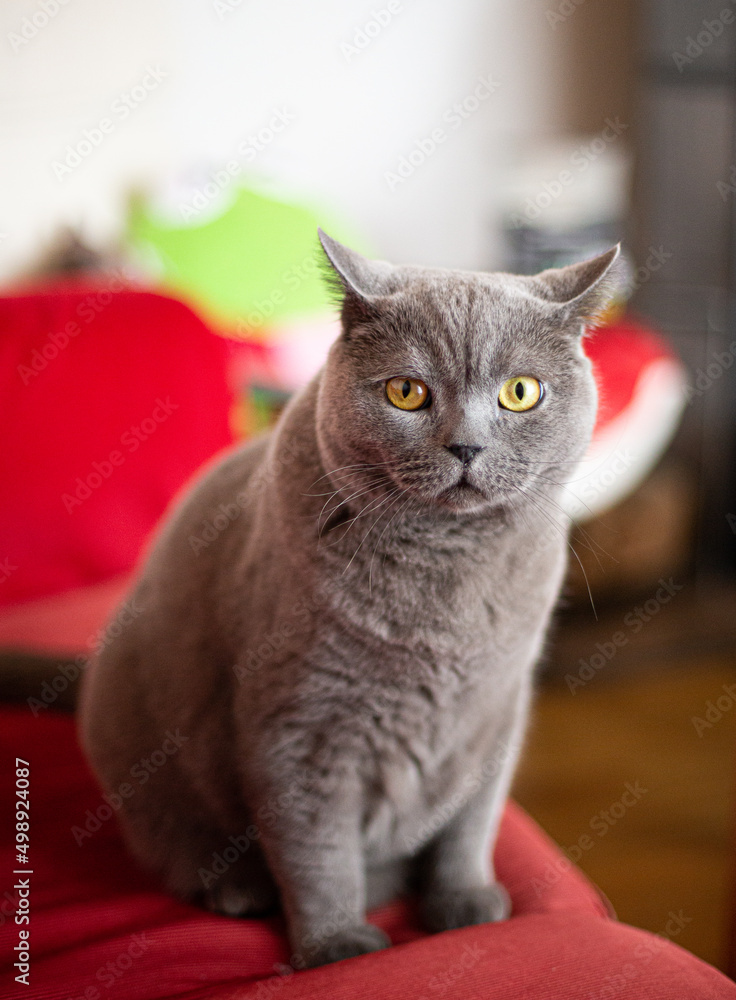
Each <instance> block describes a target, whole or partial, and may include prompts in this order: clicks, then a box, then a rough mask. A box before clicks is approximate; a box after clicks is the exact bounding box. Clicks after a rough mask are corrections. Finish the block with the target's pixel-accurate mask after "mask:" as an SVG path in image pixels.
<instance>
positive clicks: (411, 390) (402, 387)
mask: <svg viewBox="0 0 736 1000" xmlns="http://www.w3.org/2000/svg"><path fill="white" fill-rule="evenodd" d="M386 395H387V396H388V398H389V402H391V403H393V404H394V406H398V408H399V409H400V410H421V409H422V407H423V406H429V400H430V395H429V389H428V388H427V386H426V384H425V383H424V382H422V380H421V379H418V378H391V379H389V380H388V382H387V383H386Z"/></svg>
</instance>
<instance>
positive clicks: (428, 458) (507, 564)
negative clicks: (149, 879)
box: [81, 234, 618, 965]
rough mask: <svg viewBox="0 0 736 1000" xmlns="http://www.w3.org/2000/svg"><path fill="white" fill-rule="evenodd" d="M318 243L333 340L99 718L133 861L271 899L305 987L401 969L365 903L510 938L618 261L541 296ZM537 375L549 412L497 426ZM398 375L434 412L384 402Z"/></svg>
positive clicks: (213, 901)
mask: <svg viewBox="0 0 736 1000" xmlns="http://www.w3.org/2000/svg"><path fill="white" fill-rule="evenodd" d="M320 238H321V240H322V244H323V248H324V250H325V253H326V255H327V257H328V258H329V259H330V260H331V262H332V266H333V268H334V277H335V281H336V282H337V283H338V284H339V289H340V293H341V296H342V298H343V305H342V315H343V333H342V335H341V336H340V338H339V339H338V340H337V342H336V343H335V344H334V345H333V347H332V350H331V352H330V356H329V359H328V361H327V364H326V365H325V367H324V369H323V370H322V371H321V372H320V373H319V374H318V375H317V376H316V377H315V379H314V380H313V381H312V382H311V384H310V385H309V386H308V387H307V388H306V389H305V390H304V391H303V392H301V393H299V394H298V395H297V396H296V397H295V398H294V399H293V400H292V401H291V403H290V405H289V406H288V407H287V409H286V411H285V413H284V414H283V416H282V418H281V419H280V421H279V423H278V426H277V427H276V429H275V430H274V431H273V433H272V434H271V435H270V436H269V437H267V438H265V439H263V440H260V441H258V442H255V443H251V444H248V445H246V446H245V447H243V448H240V449H238V450H237V451H235V452H234V453H233V454H232V455H230V456H229V457H228V458H226V459H225V460H224V461H222V462H220V463H219V464H216V465H215V466H214V467H213V468H211V469H210V470H209V471H208V472H207V473H206V474H205V475H204V476H203V477H202V478H201V479H200V481H199V482H198V484H197V485H196V486H195V487H194V488H193V489H192V490H191V491H190V492H189V493H188V495H187V496H186V497H185V498H184V499H183V501H182V502H181V503H180V504H179V506H178V508H177V509H176V510H175V511H174V513H173V514H172V515H171V516H170V517H169V518H168V520H167V522H166V523H165V524H164V526H163V528H162V530H161V532H160V534H159V537H158V539H157V541H156V544H155V546H154V547H153V549H152V551H151V554H150V556H149V558H148V560H147V562H146V564H145V566H144V568H143V570H142V573H141V574H140V578H139V581H138V583H137V586H136V588H135V591H134V595H133V597H134V600H135V601H136V602H137V603H136V606H137V607H142V608H144V611H143V612H142V613H141V614H139V615H138V616H137V617H136V618H135V619H134V620H133V621H132V622H131V623H130V624H129V625H128V626H127V628H126V629H125V630H124V631H123V632H122V634H120V635H119V636H118V637H117V638H115V639H112V640H110V641H107V642H106V644H105V646H104V648H103V649H102V650H101V651H100V653H99V655H98V656H97V658H96V660H95V662H94V664H93V666H92V668H91V670H90V671H89V672H88V677H87V681H86V684H85V689H84V693H83V702H82V709H81V732H82V739H83V743H84V746H85V748H86V751H87V754H88V756H89V759H90V761H91V762H92V765H93V767H94V769H95V771H96V773H97V775H98V776H99V779H100V781H101V783H102V784H103V786H104V787H105V788H106V789H108V790H112V791H117V790H119V789H120V786H121V785H122V784H128V785H131V784H132V786H133V793H132V794H131V795H129V796H125V797H123V804H122V808H121V820H122V823H123V827H124V832H125V835H126V838H127V841H128V843H129V845H130V847H131V849H132V850H133V852H134V853H135V854H136V855H137V857H138V858H139V859H140V860H141V862H142V863H143V864H145V865H146V866H147V867H149V868H150V869H153V870H154V871H156V872H158V873H159V874H160V875H161V876H162V877H163V879H164V880H165V883H166V885H167V886H168V887H169V889H170V890H171V891H173V892H174V893H177V894H178V895H180V896H182V897H184V898H190V899H201V900H202V901H203V902H204V903H205V905H208V906H210V907H211V908H213V909H216V910H219V911H220V912H224V913H228V914H230V915H245V914H248V913H256V912H262V911H264V910H266V909H268V908H269V907H272V906H273V905H274V904H275V903H277V902H279V901H280V903H281V905H282V906H283V909H284V912H285V916H286V921H287V925H288V932H289V937H290V940H291V944H292V947H293V949H294V951H295V957H294V962H295V963H299V962H301V963H302V964H305V965H317V964H321V963H324V962H329V961H334V960H336V959H340V958H345V957H349V956H352V955H357V954H361V953H363V952H366V951H373V950H375V949H377V948H382V947H385V946H386V944H387V943H388V942H387V939H386V937H385V935H383V933H382V932H381V931H379V930H378V929H377V928H375V927H373V926H371V925H369V924H366V922H365V911H366V907H367V906H369V905H372V904H374V903H375V902H377V901H378V900H379V899H380V898H381V897H386V896H390V895H391V894H393V893H395V892H399V891H402V890H403V889H405V888H406V887H407V885H409V884H411V885H412V886H414V887H416V889H417V890H418V892H419V893H420V897H421V900H422V909H423V913H424V918H425V920H426V923H427V926H428V927H429V928H430V929H432V930H442V929H445V928H450V927H457V926H463V925H465V924H472V923H480V922H485V921H489V920H496V919H501V918H503V917H505V916H506V915H507V914H508V911H509V904H508V898H507V896H506V893H505V890H504V889H503V888H502V887H501V886H500V885H499V884H498V883H497V882H496V881H495V876H494V872H493V869H492V865H491V860H490V858H491V849H492V846H493V844H494V842H495V838H496V833H497V827H498V821H499V818H500V814H501V811H502V807H503V803H504V801H505V798H506V795H507V792H508V788H509V783H510V780H511V776H512V773H513V769H514V764H515V760H516V757H517V754H518V750H519V745H520V743H521V739H522V735H523V730H524V726H525V720H526V715H527V707H528V704H529V697H530V687H531V677H532V670H533V667H534V664H535V661H536V660H537V658H538V656H539V653H540V649H541V646H542V642H543V637H544V633H545V628H546V626H547V623H548V619H549V616H550V613H551V611H552V607H553V605H554V602H555V599H556V596H557V593H558V588H559V586H560V581H561V579H562V574H563V570H564V566H565V553H566V547H567V537H566V536H567V528H568V525H567V522H566V519H565V516H564V515H563V513H562V511H561V508H560V506H559V505H558V503H557V498H558V496H559V494H560V490H561V489H562V486H561V485H559V484H560V483H561V481H562V480H564V479H565V478H566V477H568V476H569V474H570V472H571V470H572V469H573V468H574V466H575V463H576V461H577V460H578V459H579V458H580V457H581V456H582V454H583V452H584V450H585V448H586V446H587V444H588V440H589V438H590V435H591V432H592V428H593V422H594V417H595V407H596V400H595V386H594V382H593V378H592V375H591V371H590V365H589V363H588V361H587V360H586V359H585V357H584V354H583V352H582V348H581V343H580V341H581V334H582V332H583V327H584V322H583V321H584V319H585V318H587V317H590V316H593V315H594V314H595V313H596V311H597V310H599V309H601V308H602V307H603V306H604V305H605V302H606V300H607V297H608V286H609V284H610V276H611V273H612V264H613V262H614V261H615V259H616V257H617V253H618V251H617V249H614V250H612V251H609V252H608V253H606V254H604V255H602V256H601V257H598V258H595V259H594V260H593V261H589V262H585V263H583V264H579V265H574V266H572V267H570V268H565V269H562V270H559V271H547V272H544V273H543V274H541V275H538V276H536V277H533V278H527V277H518V276H513V275H506V274H470V273H461V272H453V271H444V270H428V269H423V268H418V267H393V266H391V265H389V264H386V263H379V262H371V261H368V260H366V259H365V258H363V257H360V256H359V255H358V254H356V253H354V252H353V251H351V250H348V249H347V248H346V247H343V246H341V245H340V244H339V243H337V242H336V241H334V240H332V239H330V238H329V237H328V236H326V235H325V234H320ZM520 374H528V375H532V376H535V377H537V378H538V379H540V380H541V381H542V382H543V383H544V386H545V392H544V396H543V398H542V400H541V402H540V403H539V404H538V405H537V406H536V407H535V408H534V409H532V410H530V411H528V412H525V413H515V412H511V411H508V410H504V409H502V408H501V407H500V406H499V405H498V392H499V388H500V386H501V384H502V383H503V381H504V380H505V379H507V378H509V377H512V376H514V375H520ZM396 376H402V377H404V376H407V377H414V378H421V379H422V380H424V381H425V382H426V383H427V385H429V387H430V389H431V392H432V405H431V406H429V407H428V408H426V409H422V410H418V411H416V412H407V411H403V410H400V409H397V408H395V407H393V406H392V405H391V404H390V403H389V401H388V399H387V397H386V392H385V382H386V380H387V379H390V378H392V377H396ZM450 444H465V445H473V446H476V447H482V448H483V451H481V452H479V453H478V454H477V455H476V457H475V458H473V460H472V461H471V462H470V463H468V464H464V463H463V461H461V460H459V459H458V458H457V457H455V455H454V454H453V453H451V452H450V451H449V450H448V448H447V446H448V445H450ZM461 477H462V478H464V480H465V484H460V480H461ZM172 734H174V736H176V743H177V744H178V747H177V749H176V752H175V753H172V754H171V755H170V756H167V754H168V753H169V751H168V750H166V752H165V753H163V754H161V753H160V754H159V757H158V758H156V759H160V758H161V757H165V761H164V762H163V763H161V764H160V766H158V767H156V768H155V769H151V768H148V771H150V772H151V773H149V774H148V777H146V779H145V781H143V780H139V781H137V782H131V775H132V774H134V773H137V772H135V768H136V766H137V764H139V762H140V761H141V760H144V759H149V758H151V755H152V753H153V752H154V751H156V750H157V749H158V748H160V747H161V746H162V744H163V742H164V741H165V740H167V739H169V740H170V739H171V735H172ZM177 734H178V735H177ZM151 759H152V758H151ZM217 858H219V861H218V860H217Z"/></svg>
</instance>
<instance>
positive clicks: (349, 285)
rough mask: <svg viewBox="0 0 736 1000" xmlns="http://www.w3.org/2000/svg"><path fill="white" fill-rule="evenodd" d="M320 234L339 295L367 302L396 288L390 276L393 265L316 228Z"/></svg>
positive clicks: (333, 286)
mask: <svg viewBox="0 0 736 1000" xmlns="http://www.w3.org/2000/svg"><path fill="white" fill-rule="evenodd" d="M317 234H318V236H319V241H320V243H321V244H322V249H323V250H324V252H325V256H326V258H327V261H328V263H329V265H330V271H329V272H328V274H327V280H328V282H329V283H330V285H331V286H332V288H333V290H334V291H336V292H337V294H338V296H339V297H340V298H342V297H344V296H347V297H349V298H354V299H358V300H361V301H363V302H366V303H367V302H370V300H371V299H373V298H375V297H376V296H379V295H385V294H387V293H388V292H390V291H393V288H392V287H391V284H392V283H391V281H390V276H391V273H392V272H393V270H394V268H393V267H392V265H391V264H387V263H386V261H383V260H368V258H367V257H363V256H362V254H359V253H358V252H357V251H356V250H351V249H350V248H349V247H346V246H343V244H342V243H338V242H337V240H335V239H333V238H332V237H331V236H328V235H327V233H325V232H324V231H323V230H321V229H318V230H317Z"/></svg>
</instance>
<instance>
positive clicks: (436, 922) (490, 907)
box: [422, 882, 511, 932]
mask: <svg viewBox="0 0 736 1000" xmlns="http://www.w3.org/2000/svg"><path fill="white" fill-rule="evenodd" d="M510 913H511V900H510V899H509V894H508V893H507V892H506V890H505V889H504V887H503V886H502V885H501V884H500V883H499V882H494V883H493V885H484V886H478V887H477V888H475V889H442V890H435V891H434V892H429V893H428V894H427V895H426V896H425V898H424V900H423V901H422V918H423V920H424V925H425V927H426V928H427V930H429V931H433V932H437V931H450V930H455V929H456V928H458V927H470V926H471V925H473V924H488V923H493V922H495V921H496V920H505V919H506V918H507V917H508V916H509V914H510Z"/></svg>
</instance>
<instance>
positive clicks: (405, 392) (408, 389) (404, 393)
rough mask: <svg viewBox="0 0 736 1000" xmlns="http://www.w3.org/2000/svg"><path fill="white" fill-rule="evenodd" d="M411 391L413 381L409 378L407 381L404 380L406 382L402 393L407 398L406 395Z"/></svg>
mask: <svg viewBox="0 0 736 1000" xmlns="http://www.w3.org/2000/svg"><path fill="white" fill-rule="evenodd" d="M410 392H411V382H410V381H409V379H407V380H406V382H404V384H403V385H402V387H401V394H402V396H403V397H404V399H406V397H407V396H408V395H409V393H410Z"/></svg>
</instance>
